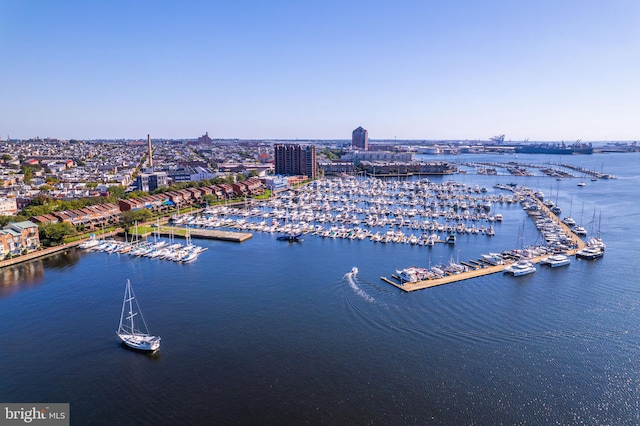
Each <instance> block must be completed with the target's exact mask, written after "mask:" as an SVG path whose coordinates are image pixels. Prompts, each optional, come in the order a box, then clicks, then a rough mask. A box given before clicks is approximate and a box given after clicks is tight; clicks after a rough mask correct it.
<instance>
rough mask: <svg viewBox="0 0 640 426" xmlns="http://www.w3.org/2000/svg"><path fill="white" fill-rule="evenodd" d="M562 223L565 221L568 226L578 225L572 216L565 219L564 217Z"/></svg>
mask: <svg viewBox="0 0 640 426" xmlns="http://www.w3.org/2000/svg"><path fill="white" fill-rule="evenodd" d="M562 223H564V224H565V225H567V226H576V221H575V219H573V218H572V217H569V216H567V217H565V218H564V219H562Z"/></svg>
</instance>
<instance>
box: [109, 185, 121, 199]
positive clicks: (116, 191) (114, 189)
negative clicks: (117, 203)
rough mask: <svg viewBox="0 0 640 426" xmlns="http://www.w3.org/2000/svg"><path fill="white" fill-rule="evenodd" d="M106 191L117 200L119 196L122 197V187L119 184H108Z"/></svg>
mask: <svg viewBox="0 0 640 426" xmlns="http://www.w3.org/2000/svg"><path fill="white" fill-rule="evenodd" d="M107 191H108V192H109V195H110V196H111V197H112V198H114V199H116V200H118V199H120V198H124V195H125V194H124V188H123V187H122V186H120V185H118V186H115V185H114V186H110V187H109V188H107Z"/></svg>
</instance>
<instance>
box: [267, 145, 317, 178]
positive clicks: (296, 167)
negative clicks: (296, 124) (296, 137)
mask: <svg viewBox="0 0 640 426" xmlns="http://www.w3.org/2000/svg"><path fill="white" fill-rule="evenodd" d="M273 151H274V157H275V166H276V174H279V175H305V176H307V177H308V178H310V179H315V177H316V173H317V165H316V147H315V146H313V145H308V146H301V145H295V144H281V143H278V144H275V145H274V146H273Z"/></svg>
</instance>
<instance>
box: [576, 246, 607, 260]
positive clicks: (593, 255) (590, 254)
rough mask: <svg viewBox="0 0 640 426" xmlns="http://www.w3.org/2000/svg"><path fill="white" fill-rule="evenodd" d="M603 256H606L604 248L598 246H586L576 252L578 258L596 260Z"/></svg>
mask: <svg viewBox="0 0 640 426" xmlns="http://www.w3.org/2000/svg"><path fill="white" fill-rule="evenodd" d="M602 256H604V249H603V248H602V247H597V246H589V247H585V248H583V249H582V250H579V251H577V252H576V257H577V258H578V259H585V260H594V259H599V258H601V257H602Z"/></svg>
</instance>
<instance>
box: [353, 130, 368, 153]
mask: <svg viewBox="0 0 640 426" xmlns="http://www.w3.org/2000/svg"><path fill="white" fill-rule="evenodd" d="M351 146H352V147H354V148H360V149H362V150H364V151H367V150H368V149H369V132H367V129H363V128H362V127H358V128H357V129H355V130H354V131H353V133H351Z"/></svg>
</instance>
